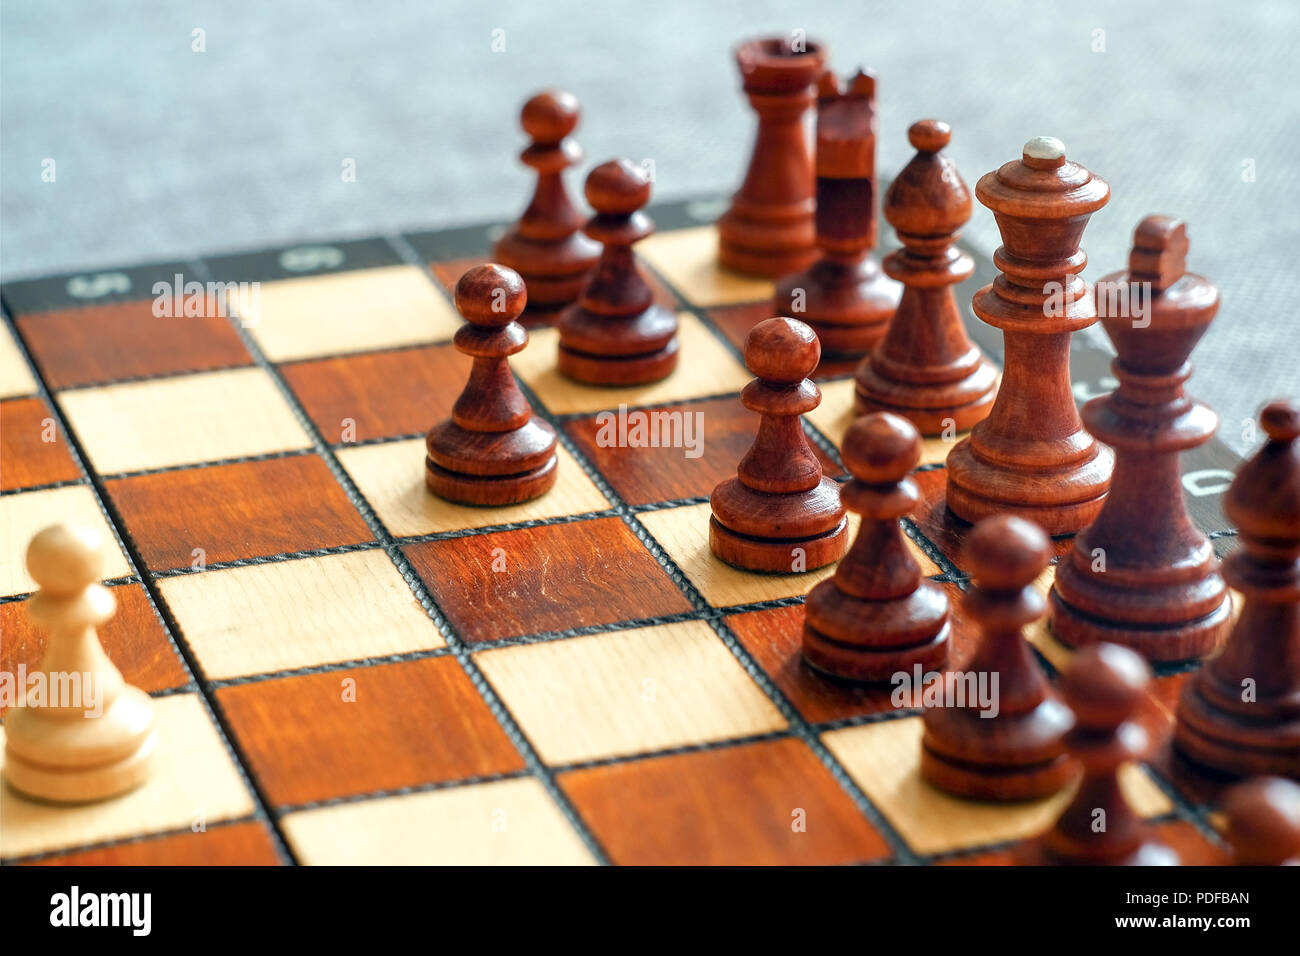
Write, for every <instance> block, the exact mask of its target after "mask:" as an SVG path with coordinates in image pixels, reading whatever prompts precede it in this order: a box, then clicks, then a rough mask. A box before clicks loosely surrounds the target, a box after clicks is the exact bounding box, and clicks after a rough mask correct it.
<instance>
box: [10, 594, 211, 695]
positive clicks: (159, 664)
mask: <svg viewBox="0 0 1300 956" xmlns="http://www.w3.org/2000/svg"><path fill="white" fill-rule="evenodd" d="M112 592H113V597H115V598H117V614H115V615H114V616H113V617H112V619H110V620H109V622H108V623H107V624H105V625H104V626H103V627H101V628H100V629H99V639H100V642H101V643H102V644H103V645H104V651H105V653H107V654H108V657H109V659H110V660H111V661H112V662H113V663H114V664H115V665H116V666H117V669H118V670H120V671H121V672H122V676H123V677H125V678H126V680H127V682H128V683H131V684H134V685H135V686H136V687H139V688H140V689H141V690H143V691H146V692H149V693H152V692H153V691H159V690H169V689H171V688H173V687H180V686H182V685H183V684H187V683H189V679H190V678H189V673H188V672H187V671H186V670H185V665H184V664H183V663H182V662H181V659H180V657H179V656H177V654H176V649H175V648H174V647H173V646H172V643H171V641H170V640H168V638H167V632H166V631H164V630H163V626H162V622H161V621H159V620H158V615H157V614H155V613H154V609H153V605H152V604H150V603H149V596H148V595H147V594H145V591H144V588H143V587H141V586H140V585H139V584H122V585H118V586H116V587H114V588H112ZM26 604H27V602H26V601H10V602H9V603H8V604H0V634H3V635H4V639H3V640H0V671H2V672H4V673H7V674H13V673H16V672H17V670H18V667H19V665H25V666H26V668H27V672H28V673H31V672H32V671H33V670H35V669H36V668H37V666H38V665H39V664H40V662H41V655H42V654H44V653H45V632H44V631H41V630H39V629H37V628H36V627H35V626H34V625H33V624H32V623H31V621H29V620H28V619H27V608H26ZM0 714H3V707H0Z"/></svg>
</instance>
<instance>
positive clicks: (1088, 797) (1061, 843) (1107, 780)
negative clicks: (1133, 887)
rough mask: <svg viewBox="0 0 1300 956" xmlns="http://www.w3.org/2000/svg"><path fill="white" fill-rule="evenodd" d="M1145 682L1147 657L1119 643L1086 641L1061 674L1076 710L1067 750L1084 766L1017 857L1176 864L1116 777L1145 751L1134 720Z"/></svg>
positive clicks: (1041, 860) (1065, 692)
mask: <svg viewBox="0 0 1300 956" xmlns="http://www.w3.org/2000/svg"><path fill="white" fill-rule="evenodd" d="M1150 679H1151V669H1150V668H1149V667H1148V666H1147V663H1146V661H1144V660H1143V659H1142V658H1141V657H1139V656H1138V655H1137V654H1135V653H1134V652H1133V651H1131V650H1129V649H1128V648H1127V647H1121V646H1119V645H1118V644H1092V645H1090V646H1088V647H1087V648H1085V649H1083V650H1082V651H1080V652H1079V653H1078V654H1076V655H1075V656H1074V658H1073V659H1072V660H1071V661H1070V664H1069V666H1068V667H1067V668H1066V669H1065V673H1064V675H1063V676H1062V678H1061V693H1062V694H1063V695H1064V697H1065V702H1066V703H1067V704H1069V706H1070V709H1071V710H1073V711H1074V728H1073V729H1072V730H1071V731H1070V733H1069V735H1068V736H1067V737H1066V747H1067V748H1068V749H1069V751H1070V755H1071V756H1072V757H1073V758H1074V759H1075V760H1077V761H1078V762H1079V764H1080V765H1081V766H1082V767H1083V779H1082V780H1081V781H1080V782H1079V789H1078V790H1077V791H1076V792H1075V794H1074V799H1073V800H1071V801H1070V804H1069V806H1067V807H1066V808H1065V812H1064V813H1062V814H1061V816H1060V818H1059V819H1058V820H1057V821H1056V824H1055V825H1054V826H1053V827H1052V828H1051V829H1050V830H1049V831H1048V832H1047V833H1046V834H1044V835H1043V836H1042V837H1041V838H1039V840H1038V841H1036V842H1035V843H1033V844H1030V845H1029V846H1028V847H1026V849H1025V852H1024V857H1025V858H1024V860H1023V862H1026V863H1034V864H1055V865H1065V864H1081V865H1085V866H1177V865H1178V863H1179V859H1178V854H1177V853H1175V852H1174V850H1172V849H1171V848H1170V847H1167V846H1165V845H1164V844H1163V843H1160V842H1158V841H1157V840H1156V839H1155V838H1154V837H1153V836H1152V835H1151V831H1150V827H1148V826H1147V823H1146V821H1145V820H1143V819H1142V817H1141V816H1139V815H1138V813H1137V812H1136V811H1135V810H1134V809H1133V807H1132V806H1131V805H1130V804H1129V802H1128V800H1127V798H1125V796H1124V791H1123V790H1122V789H1121V787H1120V781H1119V771H1120V768H1121V767H1123V766H1124V765H1125V764H1126V763H1128V762H1129V761H1132V760H1138V759H1140V758H1142V757H1144V756H1146V754H1147V752H1148V751H1149V750H1150V748H1151V743H1152V742H1151V739H1150V736H1149V735H1148V734H1147V731H1146V728H1145V727H1143V726H1142V724H1141V723H1140V722H1138V721H1137V720H1135V719H1134V715H1135V714H1136V712H1137V709H1138V707H1139V706H1140V704H1141V703H1142V698H1143V695H1144V694H1145V692H1146V687H1147V684H1148V683H1149V681H1150Z"/></svg>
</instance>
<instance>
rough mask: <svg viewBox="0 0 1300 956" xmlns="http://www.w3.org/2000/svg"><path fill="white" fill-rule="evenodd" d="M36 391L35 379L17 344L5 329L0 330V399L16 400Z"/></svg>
mask: <svg viewBox="0 0 1300 956" xmlns="http://www.w3.org/2000/svg"><path fill="white" fill-rule="evenodd" d="M35 391H36V379H35V377H33V375H32V371H31V369H30V368H29V367H28V365H27V360H26V359H24V358H23V353H22V351H21V350H20V349H19V348H18V343H17V342H15V341H14V338H13V336H12V335H10V334H9V330H8V329H7V328H4V329H0V398H16V397H20V396H23V395H31V394H32V393H34V392H35Z"/></svg>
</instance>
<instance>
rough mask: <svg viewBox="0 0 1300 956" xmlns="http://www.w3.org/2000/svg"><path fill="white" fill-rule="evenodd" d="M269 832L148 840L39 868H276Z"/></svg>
mask: <svg viewBox="0 0 1300 956" xmlns="http://www.w3.org/2000/svg"><path fill="white" fill-rule="evenodd" d="M280 862H281V860H280V855H279V853H277V852H276V848H275V843H274V841H273V839H272V837H271V831H270V828H269V827H267V825H266V824H265V823H262V822H261V821H257V820H248V821H245V822H243V823H218V824H216V825H214V826H208V827H206V828H205V829H203V830H198V831H193V830H191V831H187V832H181V833H171V834H168V835H166V836H156V837H146V838H144V839H138V840H128V841H127V842H125V843H115V844H110V845H109V846H103V847H97V848H95V849H93V850H83V851H80V852H72V853H65V854H60V855H58V856H52V857H44V858H42V859H41V860H39V861H38V862H37V863H36V864H35V865H37V866H277V865H279V864H280Z"/></svg>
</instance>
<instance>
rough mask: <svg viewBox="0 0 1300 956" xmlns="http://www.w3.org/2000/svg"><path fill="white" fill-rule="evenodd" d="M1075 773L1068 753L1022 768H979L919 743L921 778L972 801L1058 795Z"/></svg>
mask: <svg viewBox="0 0 1300 956" xmlns="http://www.w3.org/2000/svg"><path fill="white" fill-rule="evenodd" d="M1078 772H1079V767H1078V765H1077V764H1076V763H1075V762H1074V761H1073V760H1071V759H1070V757H1069V755H1067V754H1062V755H1061V756H1059V757H1056V758H1054V759H1052V760H1047V761H1044V762H1043V763H1035V764H1026V765H1024V766H1022V767H982V766H979V765H978V764H971V763H961V762H958V761H955V760H950V759H949V758H947V757H945V756H943V755H941V754H938V753H936V752H935V751H933V750H931V749H930V748H929V747H927V746H926V745H925V743H924V742H922V744H921V776H922V777H923V778H925V780H926V781H928V782H929V783H930V784H932V785H933V786H935V787H938V788H939V789H940V790H943V791H945V792H947V793H951V794H955V795H956V796H959V797H966V798H968V799H971V800H995V801H998V802H1010V801H1018V800H1035V799H1037V798H1039V797H1046V796H1050V795H1051V794H1053V793H1056V792H1058V791H1059V790H1061V789H1062V788H1063V787H1065V786H1067V785H1068V784H1069V783H1070V782H1071V781H1072V780H1074V778H1075V776H1077V774H1078Z"/></svg>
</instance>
